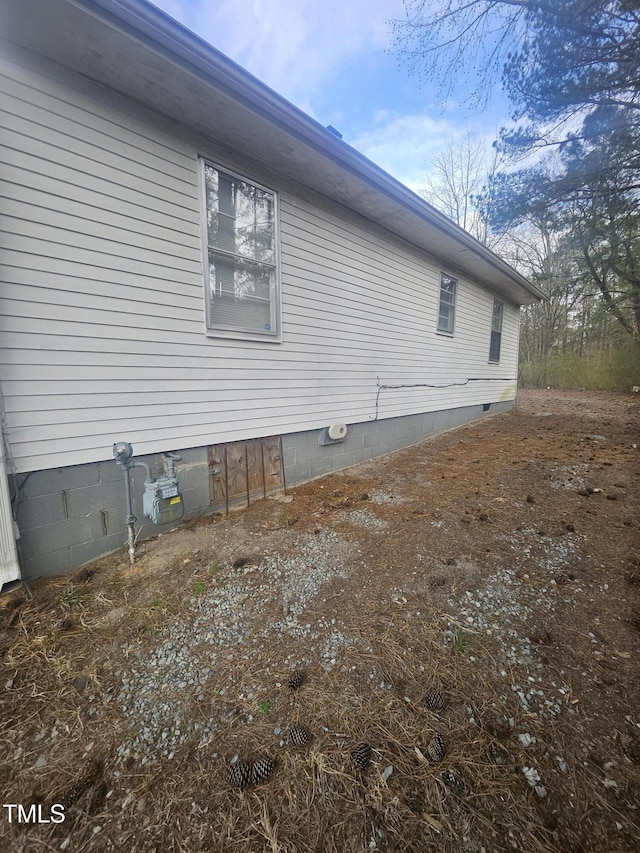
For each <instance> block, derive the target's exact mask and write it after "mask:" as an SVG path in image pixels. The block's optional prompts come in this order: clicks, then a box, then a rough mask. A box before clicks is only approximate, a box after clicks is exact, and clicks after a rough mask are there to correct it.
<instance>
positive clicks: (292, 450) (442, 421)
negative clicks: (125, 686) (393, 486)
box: [17, 401, 513, 580]
mask: <svg viewBox="0 0 640 853" xmlns="http://www.w3.org/2000/svg"><path fill="white" fill-rule="evenodd" d="M512 405H513V403H512V401H507V402H500V403H492V404H491V406H490V408H489V410H488V411H483V406H482V405H478V406H464V407H460V408H456V409H447V410H445V411H441V412H425V413H423V414H417V415H406V416H404V417H398V418H386V419H384V420H379V421H369V422H366V423H359V424H351V425H349V427H348V433H347V437H346V438H345V439H344V440H343V441H339V442H336V443H333V444H325V445H323V444H321V443H320V440H321V437H322V432H323V427H324V426H326V425H323V426H322V427H320V428H318V429H314V430H306V431H304V432H297V433H290V434H286V435H283V436H282V450H283V454H284V470H285V480H286V484H287V485H288V486H295V485H300V484H301V483H305V482H308V481H309V480H312V479H314V478H316V477H320V476H322V475H323V474H328V473H330V472H332V471H338V470H340V469H342V468H347V467H349V466H351V465H356V464H357V463H358V462H365V461H367V460H369V459H374V458H376V457H378V456H383V455H384V454H386V453H391V452H393V451H394V450H399V449H401V448H403V447H409V446H411V445H414V444H417V443H418V442H420V441H422V440H423V439H425V438H429V437H431V436H433V435H436V434H437V433H440V432H444V431H445V430H448V429H452V428H453V427H456V426H461V425H462V424H466V423H469V422H471V421H474V420H477V419H478V418H482V417H487V416H490V415H492V414H496V413H500V412H504V411H508V410H509V409H511V408H512ZM134 450H135V448H134ZM177 453H178V454H179V455H180V456H182V461H181V462H179V463H177V473H178V478H179V481H180V489H181V492H182V496H183V500H184V506H185V519H188V518H193V517H195V516H197V515H200V514H203V513H206V512H207V511H209V510H210V490H209V465H208V455H207V454H208V448H207V447H197V448H189V449H186V450H179V451H177ZM137 458H138V459H140V460H141V461H144V462H146V463H147V464H148V465H150V467H151V470H152V472H153V473H154V474H155V475H156V476H161V475H162V473H163V465H162V456H161V455H153V456H144V457H137ZM144 477H145V473H144V469H142V468H136V469H134V471H133V472H132V484H133V499H134V514H135V515H136V517H137V526H140V527H141V532H140V536H139V539H145V538H149V537H152V536H156V535H157V534H158V533H159V532H162V531H163V530H166V529H168V527H170V526H162V527H159V526H157V525H155V524H153V523H152V522H151V521H150V520H149V519H146V518H143V515H142V493H143V490H144V485H143V484H144ZM17 484H18V491H19V495H18V510H17V521H18V527H19V529H20V542H19V546H20V555H21V561H22V574H23V577H25V578H26V579H27V580H31V579H34V578H36V577H42V576H49V575H57V574H62V573H64V572H67V571H69V570H71V569H74V568H76V567H77V566H80V565H82V564H83V563H86V562H88V561H90V560H93V559H95V558H96V557H100V556H102V555H104V554H107V553H109V552H111V551H115V550H117V549H118V548H120V547H124V545H125V543H126V538H127V530H126V524H125V516H126V508H125V492H124V475H123V472H122V470H121V469H120V468H119V466H118V465H116V463H115V461H113V460H108V461H100V462H93V463H88V464H84V465H74V466H69V467H67V468H54V469H50V470H46V471H32V472H29V473H26V474H19V475H18V477H17Z"/></svg>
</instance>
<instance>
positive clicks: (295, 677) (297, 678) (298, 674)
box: [288, 669, 307, 690]
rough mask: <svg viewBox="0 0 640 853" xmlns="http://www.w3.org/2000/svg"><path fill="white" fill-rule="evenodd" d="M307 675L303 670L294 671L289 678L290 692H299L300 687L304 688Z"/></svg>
mask: <svg viewBox="0 0 640 853" xmlns="http://www.w3.org/2000/svg"><path fill="white" fill-rule="evenodd" d="M306 677H307V676H306V673H305V672H304V671H303V670H301V669H294V671H293V672H292V673H291V675H290V676H289V681H288V685H289V690H297V689H298V687H302V685H303V684H304V682H305V680H306Z"/></svg>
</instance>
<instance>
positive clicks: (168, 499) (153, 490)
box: [142, 453, 184, 524]
mask: <svg viewBox="0 0 640 853" xmlns="http://www.w3.org/2000/svg"><path fill="white" fill-rule="evenodd" d="M179 459H180V457H179V456H174V455H173V454H169V453H167V454H165V464H166V467H167V476H165V477H158V479H157V480H151V481H149V480H147V481H145V484H144V493H143V495H142V509H143V512H144V514H145V516H146V517H147V518H150V519H151V521H153V523H154V524H169V523H170V522H172V521H180V519H181V518H182V516H183V515H184V503H183V501H182V495H181V494H180V489H179V488H178V478H177V477H176V476H175V462H176V461H178V460H179Z"/></svg>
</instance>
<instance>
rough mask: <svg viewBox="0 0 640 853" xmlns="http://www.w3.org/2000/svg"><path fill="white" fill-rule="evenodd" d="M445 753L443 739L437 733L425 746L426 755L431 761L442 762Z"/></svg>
mask: <svg viewBox="0 0 640 853" xmlns="http://www.w3.org/2000/svg"><path fill="white" fill-rule="evenodd" d="M445 752H446V749H445V745H444V738H443V737H442V735H441V734H440V733H438V734H436V735H434V736H433V737H432V738H431V740H430V741H429V743H428V744H427V755H428V756H429V758H430V759H431V760H432V761H442V759H443V758H444V754H445Z"/></svg>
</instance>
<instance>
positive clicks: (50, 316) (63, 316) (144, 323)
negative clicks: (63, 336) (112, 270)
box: [0, 299, 202, 339]
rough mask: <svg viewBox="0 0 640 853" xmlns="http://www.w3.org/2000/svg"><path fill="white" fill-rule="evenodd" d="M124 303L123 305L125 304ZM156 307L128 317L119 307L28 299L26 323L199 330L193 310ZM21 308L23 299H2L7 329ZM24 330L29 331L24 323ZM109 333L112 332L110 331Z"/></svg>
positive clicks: (48, 325) (132, 330)
mask: <svg viewBox="0 0 640 853" xmlns="http://www.w3.org/2000/svg"><path fill="white" fill-rule="evenodd" d="M123 307H124V308H126V305H124V306H123ZM155 307H156V306H150V308H149V312H148V313H147V314H137V315H136V316H135V317H131V316H128V315H127V314H126V313H125V312H123V311H120V310H106V309H102V310H100V311H92V310H90V309H88V308H84V307H83V306H82V305H78V304H77V303H76V305H75V306H68V305H61V304H60V303H55V304H54V303H42V302H32V303H29V314H30V316H29V324H34V323H37V322H38V321H40V328H43V327H44V328H47V327H48V328H51V324H52V323H58V322H60V323H63V324H65V325H66V324H69V326H70V327H72V326H73V324H78V323H80V324H84V325H85V326H87V327H90V329H91V330H93V333H94V334H99V332H100V328H99V327H101V326H103V327H105V329H104V330H102V331H105V330H106V328H107V327H111V328H112V329H113V328H119V329H122V331H123V333H124V332H126V331H127V328H128V330H129V331H128V333H129V334H131V333H132V332H133V333H134V334H135V330H136V329H137V328H138V326H140V327H142V328H146V329H154V330H156V332H157V331H162V332H165V333H167V332H168V333H170V332H171V330H172V329H177V330H182V331H184V332H191V333H193V331H194V330H198V329H200V328H201V326H202V323H201V322H200V319H201V318H200V317H199V316H198V312H196V311H192V312H189V311H186V309H185V310H184V311H183V315H184V316H183V317H182V318H179V317H175V316H173V315H172V314H171V313H166V315H165V316H163V315H162V314H161V313H156V311H155ZM112 308H113V309H115V306H112ZM24 311H25V303H24V302H23V301H22V300H16V299H5V300H3V313H4V317H3V318H2V320H1V321H0V322H2V324H3V326H4V325H5V324H6V327H7V329H10V328H11V326H10V323H9V320H10V318H11V317H12V316H13V317H15V319H16V320H20V319H22V314H23V313H24ZM123 318H126V319H127V321H128V323H129V324H130V325H129V326H128V327H124V328H123ZM25 331H28V329H27V328H26V327H25ZM60 331H61V333H62V331H63V330H62V329H61V330H60ZM111 333H112V334H113V331H112V332H111ZM156 339H157V338H156Z"/></svg>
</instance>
